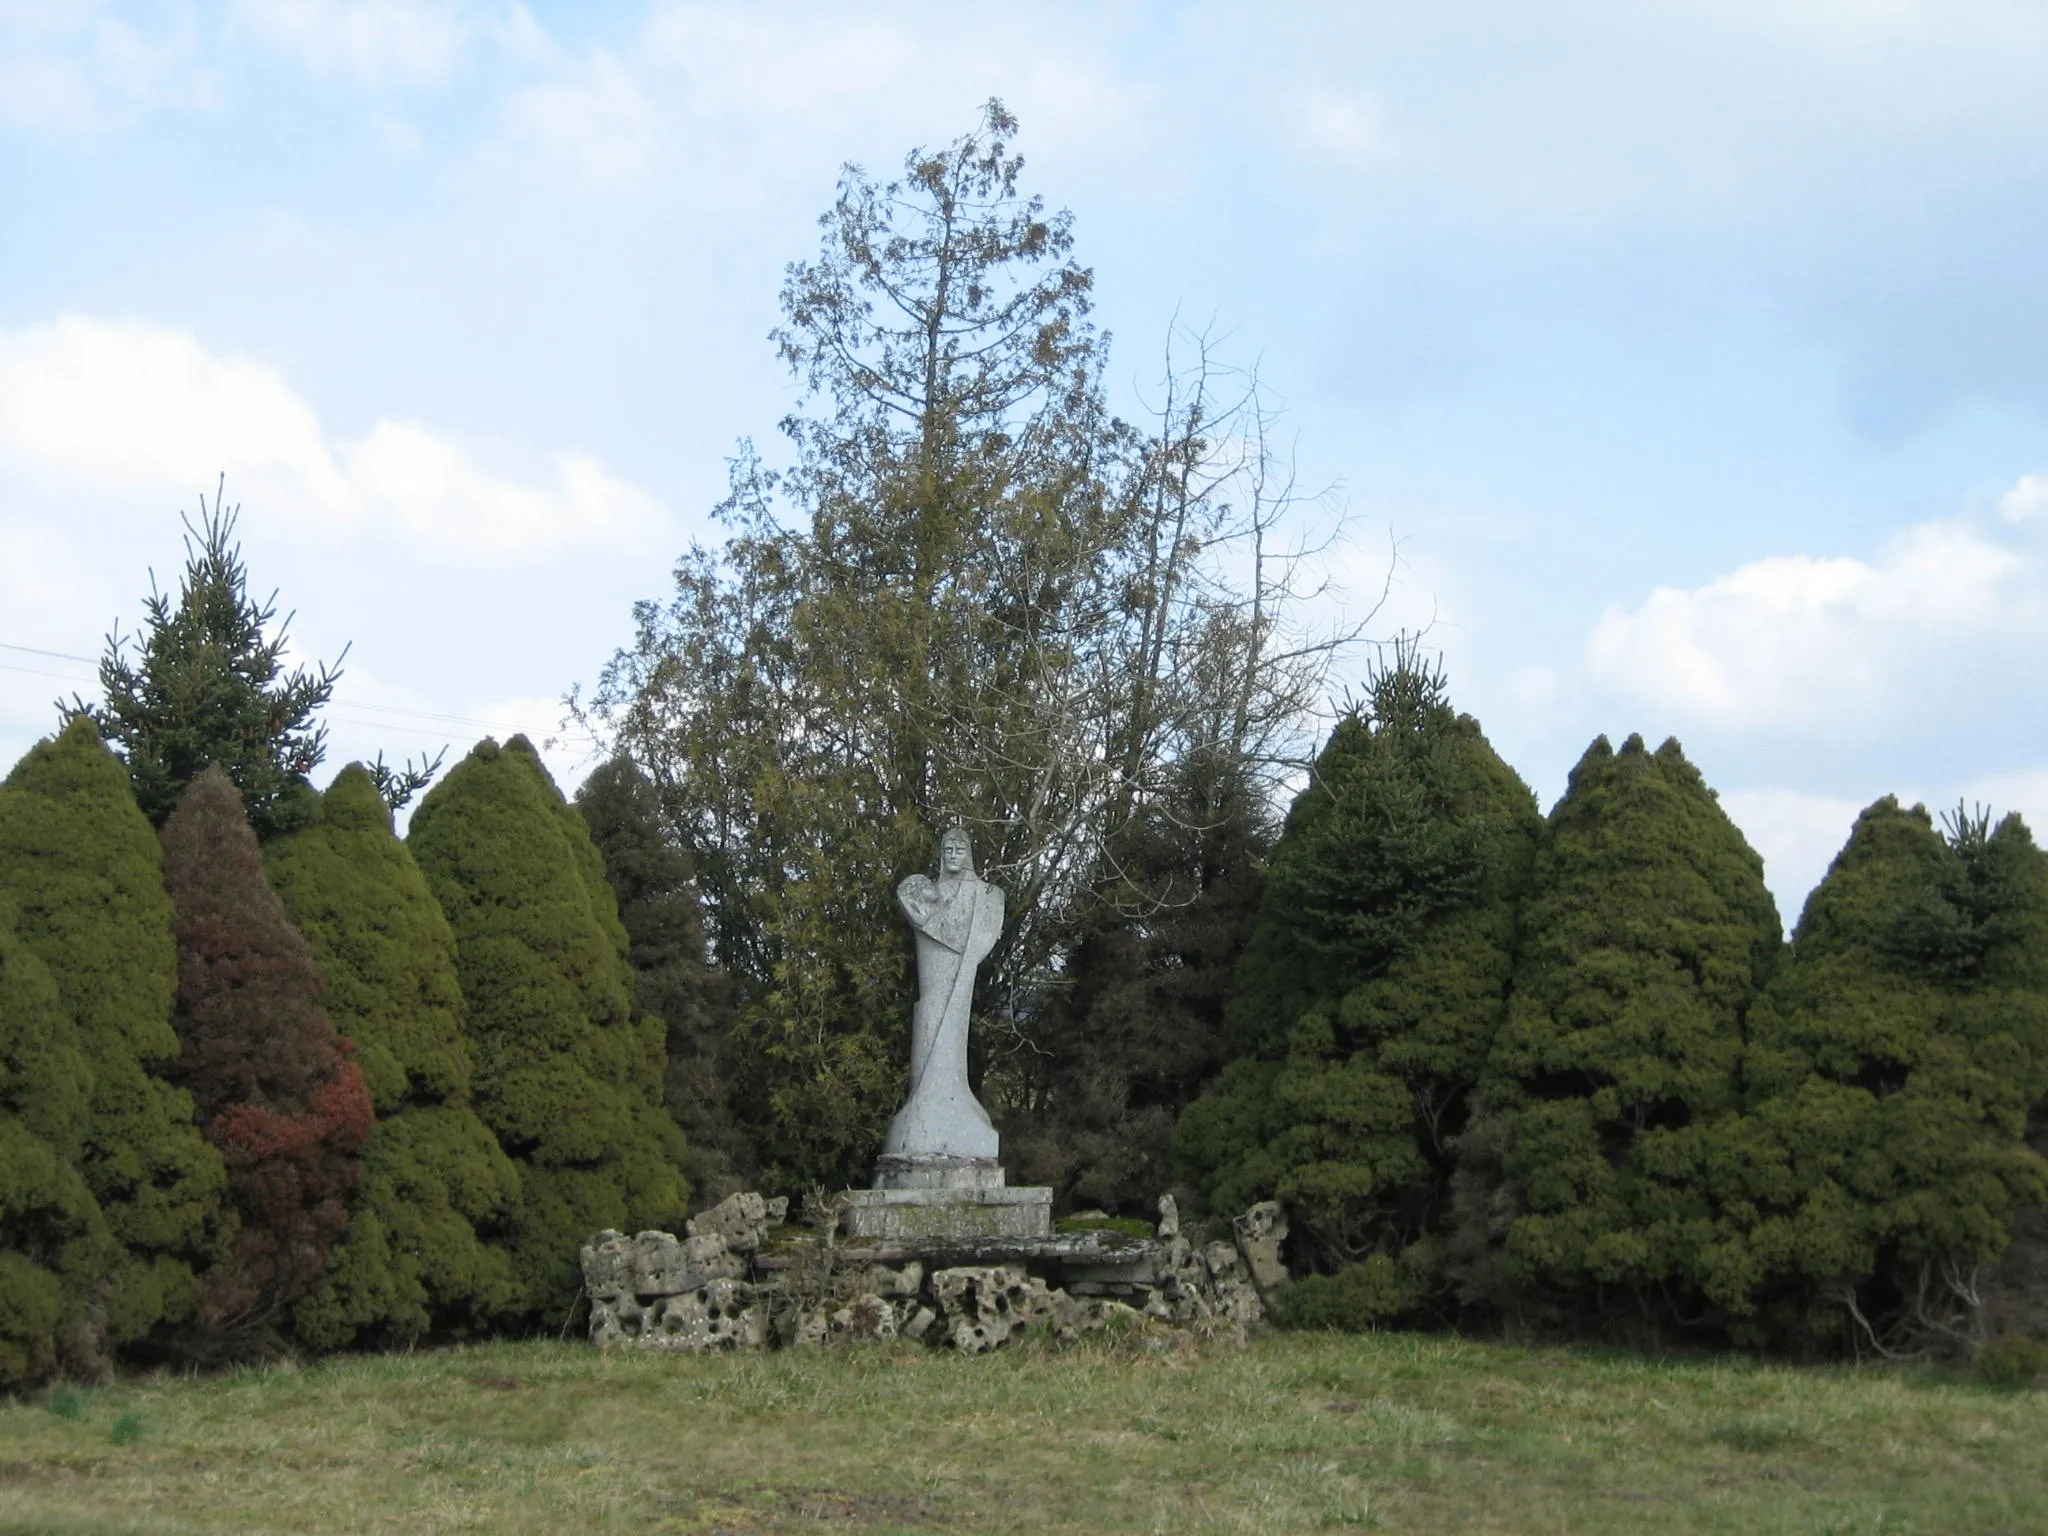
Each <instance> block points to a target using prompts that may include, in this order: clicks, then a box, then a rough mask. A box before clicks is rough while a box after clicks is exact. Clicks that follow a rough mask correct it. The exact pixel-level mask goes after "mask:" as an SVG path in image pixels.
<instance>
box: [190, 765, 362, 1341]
mask: <svg viewBox="0 0 2048 1536" xmlns="http://www.w3.org/2000/svg"><path fill="white" fill-rule="evenodd" d="M163 843H164V883H165V885H166V887H167V888H168V889H169V891H170V893H171V903H172V907H173V909H174V911H175V914H176V916H175V921H174V924H173V932H174V933H175V935H176V938H177V941H178V999H177V1008H176V1011H175V1013H174V1014H173V1025H174V1027H175V1028H176V1029H177V1031H178V1037H179V1040H180V1042H181V1044H182V1046H183V1049H182V1051H181V1052H180V1055H179V1059H178V1071H179V1076H180V1079H181V1081H182V1082H183V1083H184V1084H185V1086H186V1087H187V1088H189V1089H190V1090H191V1092H192V1096H193V1099H194V1102H195V1103H196V1104H197V1106H198V1110H199V1114H200V1117H201V1119H202V1121H203V1122H204V1124H205V1126H206V1134H207V1137H208V1139H209V1140H211V1141H212V1142H213V1144H214V1145H215V1146H217V1147H218V1148H220V1151H221V1156H222V1160H223V1161H224V1162H225V1163H226V1165H227V1172H228V1195H229V1198H230V1200H231V1201H232V1202H233V1207H234V1210H235V1213H236V1215H237V1216H238V1217H239V1218H240V1224H239V1226H238V1228H237V1230H236V1232H235V1236H234V1244H233V1248H232V1251H231V1253H230V1254H229V1255H228V1256H227V1257H226V1258H224V1259H223V1260H222V1261H221V1262H220V1263H218V1264H216V1265H215V1266H214V1267H213V1268H211V1269H210V1270H208V1271H207V1273H206V1275H205V1276H204V1278H203V1281H202V1285H201V1294H200V1306H199V1309H198V1315H197V1317H196V1320H195V1327H194V1329H193V1330H192V1331H191V1332H190V1333H189V1335H188V1336H187V1339H186V1341H185V1342H186V1345H187V1347H188V1348H191V1349H193V1350H195V1351H197V1352H200V1353H243V1352H246V1351H249V1350H255V1349H262V1348H266V1347H269V1345H270V1344H271V1343H272V1342H273V1340H274V1339H275V1337H276V1328H277V1325H278V1324H279V1323H280V1322H282V1320H283V1318H284V1316H285V1314H286V1311H287V1309H288V1308H289V1307H290V1306H291V1305H292V1304H293V1303H294V1302H296V1301H298V1300H299V1298H301V1297H302V1296H304V1295H306V1294H307V1293H308V1292H309V1291H310V1290H311V1289H312V1288H313V1287H314V1286H315V1285H316V1284H318V1283H319V1281H320V1278H321V1276H322V1274H323V1273H324V1271H325V1269H326V1264H327V1256H328V1252H329V1250H330V1249H331V1248H332V1247H333V1245H334V1243H335V1242H336V1241H337V1240H338V1239H339V1238H340V1237H341V1235H342V1233H343V1232H345V1231H346V1230H347V1228H348V1222H349V1210H350V1205H351V1202H352V1201H353V1199H354V1197H355V1193H356V1190H357V1187H358V1186H359V1185H360V1184H361V1182H362V1175H363V1165H362V1156H361V1153H362V1146H363V1143H364V1141H365V1140H366V1139H367V1138H368V1136H369V1133H370V1125H371V1120H372V1111H371V1107H370V1095H369V1090H368V1089H367V1088H366V1087H365V1086H364V1084H363V1075H362V1073H361V1072H359V1071H358V1070H357V1069H356V1067H355V1065H354V1063H352V1062H351V1061H350V1060H349V1059H348V1054H349V1047H348V1042H347V1041H346V1040H344V1039H342V1038H340V1037H338V1036H337V1035H336V1034H335V1032H334V1028H333V1026H332V1024H331V1023H329V1021H328V1018H327V1015H326V1014H325V1012H324V1011H322V1009H321V1007H320V986H321V983H320V972H319V969H318V967H316V966H315V964H314V962H313V954H312V950H311V949H310V948H309V947H308V945H307V943H306V941H305V939H304V938H303V937H301V936H300V934H299V933H298V931H297V930H296V929H294V928H293V927H292V925H291V920H290V919H289V918H288V917H287V916H286V915H285V910H284V904H283V903H282V902H281V901H279V900H278V897H277V893H276V892H275V891H273V890H271V888H270V885H269V883H268V882H267V881H266V880H265V878H264V874H263V855H262V853H261V852H260V850H259V849H258V848H257V845H256V834H255V832H254V830H253V829H252V828H251V827H250V825H249V821H248V818H247V817H246V816H245V815H244V814H243V811H242V798H241V795H240V793H239V792H238V791H237V790H236V789H235V786H234V784H233V783H232V782H230V780H229V779H228V776H227V774H226V773H225V772H223V771H222V770H221V769H219V768H217V767H209V768H207V769H205V770H203V771H202V772H201V773H200V774H199V775H198V777H197V778H195V779H194V780H193V781H192V784H191V787H190V788H188V789H187V790H186V791H185V793H184V795H183V796H182V797H181V798H180V799H179V801H178V806H177V809H176V810H174V811H172V812H171V815H170V817H169V819H168V820H166V821H165V823H164V830H163Z"/></svg>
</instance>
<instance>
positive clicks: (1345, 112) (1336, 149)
mask: <svg viewBox="0 0 2048 1536" xmlns="http://www.w3.org/2000/svg"><path fill="white" fill-rule="evenodd" d="M1295 107H1296V112H1297V113H1298V116H1299V121H1300V127H1301V133H1302V136H1303V138H1305V139H1306V140H1307V141H1308V143H1309V145H1310V147H1312V148H1314V149H1316V150H1318V151H1320V152H1322V153H1324V154H1326V155H1329V156H1331V157H1333V158H1335V159H1339V160H1347V161H1351V162H1353V163H1365V162H1369V161H1374V160H1386V159H1389V158H1391V157H1392V155H1393V153H1394V145H1393V140H1392V137H1391V136H1390V135H1389V133H1388V131H1387V124H1386V113H1385V112H1384V110H1383V109H1382V108H1381V107H1380V105H1379V103H1378V102H1376V101H1374V100H1372V99H1371V98H1370V97H1366V96H1360V95H1356V94H1349V95H1347V94H1342V93H1338V92H1334V91H1324V90H1312V91H1308V92H1306V93H1304V94H1303V95H1302V96H1301V97H1300V98H1299V100H1298V101H1297V102H1296V104H1295Z"/></svg>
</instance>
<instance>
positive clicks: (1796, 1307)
mask: <svg viewBox="0 0 2048 1536" xmlns="http://www.w3.org/2000/svg"><path fill="white" fill-rule="evenodd" d="M1750 1034H1751V1039H1750V1045H1749V1049H1748V1052H1747V1059H1746V1067H1747V1073H1746V1076H1747V1083H1746V1100H1747V1113H1746V1114H1744V1115H1742V1116H1740V1117H1738V1118H1733V1119H1730V1120H1729V1121H1727V1122H1726V1123H1725V1124H1724V1125H1723V1126H1722V1127H1721V1128H1720V1131H1719V1134H1718V1136H1717V1137H1716V1138H1715V1140H1714V1142H1713V1145H1712V1147H1711V1149H1710V1153H1709V1156H1708V1157H1707V1158H1706V1159H1705V1160H1704V1166H1705V1167H1706V1168H1707V1169H1708V1170H1710V1171H1711V1174H1712V1176H1713V1179H1712V1183H1713V1188H1714V1191H1715V1194H1716V1197H1717V1204H1718V1210H1719V1215H1720V1230H1719V1232H1718V1233H1717V1241H1716V1244H1715V1246H1714V1250H1713V1253H1712V1265H1711V1273H1710V1277H1709V1278H1710V1282H1711V1283H1710V1294H1711V1296H1712V1297H1713V1299H1714V1300H1715V1301H1716V1302H1717V1303H1718V1304H1719V1305H1720V1306H1721V1307H1722V1308H1723V1309H1724V1310H1725V1311H1726V1313H1727V1314H1728V1316H1729V1318H1730V1319H1731V1327H1732V1328H1733V1329H1734V1330H1735V1333H1736V1336H1737V1337H1738V1338H1740V1339H1742V1340H1744V1341H1745V1342H1753V1343H1759V1344H1763V1343H1775V1344H1780V1345H1784V1346H1786V1347H1792V1348H1810V1347H1813V1345H1814V1344H1815V1343H1816V1342H1819V1341H1821V1340H1825V1339H1827V1338H1829V1337H1832V1338H1834V1339H1835V1340H1837V1341H1838V1342H1842V1343H1846V1344H1850V1345H1853V1346H1859V1347H1869V1346H1872V1345H1874V1346H1876V1347H1878V1348H1881V1349H1891V1350H1895V1351H1923V1350H1927V1349H1930V1348H1936V1349H1946V1350H1948V1351H1950V1352H1960V1351H1962V1350H1964V1349H1967V1348H1968V1347H1969V1345H1970V1344H1971V1342H1972V1341H1973V1337H1974V1333H1975V1329H1976V1326H1977V1312H1978V1302H1979V1299H1980V1291H1981V1283H1982V1280H1983V1279H1984V1276H1985V1274H1986V1273H1987V1271H1988V1269H1989V1267H1990V1266H1991V1265H1992V1264H1993V1263H1994V1262H1995V1261H1996V1260H1997V1259H1998V1258H1999V1257H2000V1255H2001V1254H2002V1253H2003V1252H2004V1251H2005V1248H2006V1246H2007V1244H2008V1242H2009V1241H2010V1239H2011V1237H2012V1235H2013V1230H2014V1224H2015V1221H2016V1220H2017V1219H2018V1217H2019V1216H2020V1215H2021V1214H2022V1213H2023V1212H2024V1211H2025V1209H2026V1208H2028V1207H2029V1206H2033V1207H2038V1206H2039V1205H2041V1204H2042V1203H2043V1202H2044V1201H2048V1160H2044V1159H2043V1157H2042V1156H2041V1154H2040V1153H2039V1152H2038V1151H2035V1150H2033V1149H2032V1148H2030V1147H2029V1146H2028V1145H2027V1135H2028V1131H2029V1122H2030V1117H2034V1118H2036V1119H2038V1117H2039V1116H2040V1114H2041V1106H2042V1103H2043V1097H2044V1095H2048V858H2044V856H2043V855H2042V853H2041V852H2040V850H2039V849H2037V848H2036V847H2035V846H2034V842H2033V839H2032V837H2031V836H2030V835H2029V833H2028V831H2027V829H2026V827H2025V825H2024V824H2023V823H2022V822H2021V821H2020V819H2019V818H2018V817H2016V816H2009V817H2007V818H2006V819H2005V820H2003V821H2001V822H2000V823H1999V824H1998V825H1997V826H1996V827H1995V828H1994V827H1991V826H1990V825H1989V824H1988V818H1975V819H1973V818H1970V817H1967V816H1965V815H1963V814H1962V813H1960V812H1958V814H1957V817H1956V819H1955V821H1954V823H1953V825H1952V828H1951V835H1950V836H1949V837H1948V838H1944V837H1943V836H1942V835H1941V833H1940V832H1938V831H1937V830H1936V828H1935V826H1934V823H1933V821H1932V819H1931V818H1930V817H1929V816H1928V814H1927V812H1926V810H1925V809H1924V808H1922V807H1919V806H1914V807H1912V808H1911V809H1904V808H1901V807H1900V806H1899V804H1898V802H1897V801H1896V800H1894V799H1892V798H1890V797H1886V798H1885V799H1883V800H1880V801H1878V802H1877V803H1876V804H1874V805H1872V806H1870V807H1869V808H1868V809H1867V810H1865V811H1864V812H1863V813H1862V815H1861V816H1860V817H1858V819H1857V822H1856V826H1855V829H1854V830H1853V831H1852V832H1851V834H1850V837H1849V841H1848V844H1847V845H1846V846H1845V847H1844V848H1843V850H1842V852H1841V853H1840V854H1839V855H1838V856H1837V857H1836V859H1835V861H1834V863H1833V865H1832V866H1831V867H1830V869H1829V871H1828V874H1827V877H1826V879H1824V880H1823V881H1822V882H1821V884H1820V885H1819V886H1818V887H1817V888H1816V889H1815V890H1814V892H1813V894H1812V896H1811V897H1810V898H1809V899H1808V901H1807V905H1806V910H1805V912H1804V913H1803V914H1802V916H1801V918H1800V923H1799V928H1798V930H1797V931H1796V933H1795V934H1794V936H1793V943H1792V948H1791V952H1790V955H1789V957H1788V959H1787V961H1786V963H1785V964H1784V965H1782V966H1781V967H1780V968H1779V971H1778V974H1777V976H1776V977H1775V978H1774V980H1773V982H1772V984H1771V987H1770V989H1769V991H1768V992H1767V993H1766V995H1765V997H1764V999H1763V1000H1762V1002H1761V1003H1760V1004H1759V1006H1758V1008H1757V1010H1756V1013H1755V1015H1754V1018H1753V1022H1752V1027H1751V1031H1750Z"/></svg>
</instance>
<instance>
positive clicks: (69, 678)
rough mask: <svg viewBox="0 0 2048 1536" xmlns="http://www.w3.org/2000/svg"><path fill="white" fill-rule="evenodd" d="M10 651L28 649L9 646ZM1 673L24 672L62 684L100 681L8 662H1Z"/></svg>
mask: <svg viewBox="0 0 2048 1536" xmlns="http://www.w3.org/2000/svg"><path fill="white" fill-rule="evenodd" d="M8 649H9V650H24V649H26V647H24V646H9V647H8ZM0 672H23V673H26V674H27V675H28V676H30V677H54V678H56V679H57V681H58V682H60V683H91V682H96V681H98V679H96V678H91V677H74V676H73V675H72V674H71V673H69V672H45V671H44V670H43V669H42V668H41V667H17V666H15V665H14V664H13V663H12V662H8V661H0Z"/></svg>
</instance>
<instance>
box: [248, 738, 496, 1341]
mask: <svg viewBox="0 0 2048 1536" xmlns="http://www.w3.org/2000/svg"><path fill="white" fill-rule="evenodd" d="M310 812H311V815H310V821H309V824H308V825H307V826H305V827H304V828H303V829H302V830H300V831H298V832H294V833H291V834H288V835H286V836H284V837H282V838H278V839H275V840H273V841H272V842H270V843H269V844H268V845H266V847H265V849H264V868H265V870H266V872H267V873H268V874H269V877H270V882H271V885H272V887H273V888H274V889H275V890H276V891H277V893H278V895H279V896H280V897H281V898H282V899H283V901H284V906H285V911H286V912H287V913H288V914H289V915H290V917H291V920H292V923H293V925H294V926H295V927H296V928H297V929H298V930H299V932H300V933H301V934H303V935H304V936H305V938H306V941H307V942H308V943H309V944H310V945H311V946H312V949H313V956H314V959H315V960H316V961H317V962H318V964H319V967H320V974H321V977H322V979H323V980H324V981H325V983H326V992H325V995H324V1003H325V1006H326V1010H327V1015H328V1018H329V1019H330V1020H331V1021H332V1022H333V1024H334V1027H335V1028H336V1029H338V1030H339V1031H341V1033H343V1034H344V1035H346V1036H347V1037H348V1039H349V1040H350V1042H351V1043H352V1044H353V1046H354V1051H353V1055H352V1057H351V1059H352V1060H353V1061H354V1062H355V1064H356V1065H357V1067H358V1068H360V1069H361V1071H362V1074H363V1078H364V1081H365V1083H366V1084H367V1086H368V1088H369V1091H370V1099H371V1103H372V1105H373V1107H374V1108H375V1110H376V1115H377V1120H376V1125H375V1126H374V1128H373V1129H372V1130H371V1133H370V1139H369V1141H368V1142H367V1143H366V1144H365V1146H364V1148H363V1188H362V1191H361V1193H360V1195H359V1197H358V1198H357V1201H356V1206H355V1212H354V1214H353V1216H352V1217H351V1218H350V1222H349V1229H348V1232H347V1234H346V1235H345V1236H344V1237H343V1239H342V1240H341V1242H340V1243H339V1244H337V1245H336V1248H335V1250H334V1252H333V1254H332V1255H331V1256H330V1257H329V1260H328V1266H327V1273H326V1275H325V1277H324V1278H323V1279H322V1281H321V1283H320V1285H319V1287H318V1288H317V1289H316V1290H315V1291H314V1292H313V1294H311V1295H310V1296H308V1297H306V1298H305V1299H304V1300H303V1301H301V1302H299V1304H298V1305H297V1306H296V1307H295V1308H294V1309H293V1320H294V1328H295V1331H296V1332H297V1335H298V1337H299V1338H300V1339H301V1340H302V1341H304V1342H306V1343H308V1344H313V1345H315V1346H318V1347H323V1348H335V1347H339V1346H341V1345H344V1344H347V1343H350V1342H352V1341H354V1340H356V1339H358V1338H359V1337H363V1338H368V1339H371V1340H377V1341H393V1340H410V1339H413V1338H417V1337H419V1336H420V1335H422V1334H426V1333H429V1332H431V1331H435V1330H439V1329H460V1330H467V1329H473V1328H476V1327H479V1326H482V1325H485V1324H487V1323H488V1322H489V1320H490V1319H491V1318H493V1317H494V1316H496V1315H498V1314H499V1313H501V1312H504V1311H506V1310H507V1309H509V1308H510V1307H511V1306H512V1304H513V1301H514V1298H515V1297H516V1295H517V1292H518V1283H517V1279H516V1277H515V1276H514V1274H513V1272H512V1263H511V1256H510V1254H509V1253H508V1252H507V1251H506V1249H505V1248H504V1247H503V1246H502V1243H499V1242H496V1241H494V1240H493V1239H494V1238H496V1237H498V1236H500V1235H501V1234H500V1228H501V1227H502V1225H503V1223H504V1222H505V1221H506V1220H507V1219H508V1218H509V1216H510V1214H511V1212H512V1210H513V1208H514V1206H515V1205H516V1203H517V1200H518V1195H519V1177H518V1174H517V1172H516V1171H515V1170H514V1169H513V1166H512V1162H511V1159H509V1158H508V1157H506V1156H505V1154H504V1152H503V1150H502V1149H500V1147H499V1146H498V1142H497V1138H496V1137H495V1136H493V1135H492V1134H491V1132H490V1130H489V1129H488V1128H487V1127H486V1126H485V1125H484V1123H483V1122H482V1121H481V1120H480V1119H478V1118H477V1114H476V1110H475V1107H474V1105H473V1104H472V1103H471V1099H470V1052H469V1044H468V1041H467V1039H466V1037H465V1034H464V1028H463V1018H464V1006H463V1001H462V990H461V986H460V983H459V982H458V980H457V977H456V964H455V935H454V934H453V933H452V932H451V931H450V929H449V927H448V920H447V918H446V917H444V916H443V915H442V912H441V908H440V905H439V904H438V903H437V902H436V901H435V900H434V897H433V893H432V892H431V891H429V890H428V889H427V882H426V877H425V876H424V875H422V874H421V873H420V870H419V866H418V865H416V864H415V863H414V862H413V859H412V855H411V854H410V853H408V852H407V851H406V848H405V845H404V844H403V843H401V842H400V841H399V840H398V838H397V836H396V835H395V834H394V833H393V831H392V829H391V812H390V809H389V808H388V807H387V806H386V805H385V803H384V799H383V797H382V796H381V795H380V794H379V793H378V790H377V785H376V782H375V781H374V780H373V779H372V778H371V776H370V774H369V773H368V772H367V771H366V770H364V769H363V768H362V767H361V766H360V765H356V764H351V765H350V766H349V767H347V768H344V769H343V770H342V771H341V773H340V774H339V775H338V776H337V777H336V778H335V780H334V783H333V784H332V785H330V786H329V788H328V790H327V792H326V793H325V794H324V795H322V796H320V797H319V799H318V801H317V802H316V803H315V804H314V805H313V806H312V807H310Z"/></svg>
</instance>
